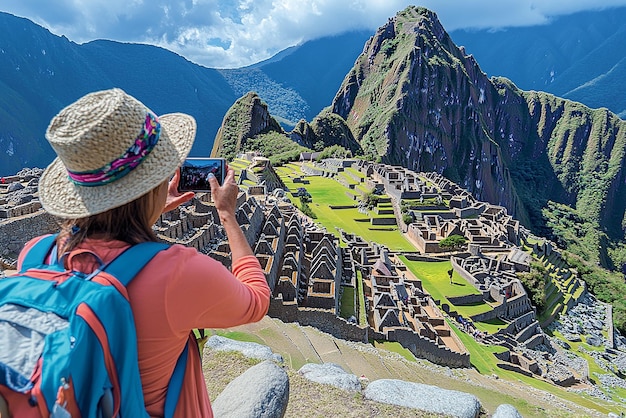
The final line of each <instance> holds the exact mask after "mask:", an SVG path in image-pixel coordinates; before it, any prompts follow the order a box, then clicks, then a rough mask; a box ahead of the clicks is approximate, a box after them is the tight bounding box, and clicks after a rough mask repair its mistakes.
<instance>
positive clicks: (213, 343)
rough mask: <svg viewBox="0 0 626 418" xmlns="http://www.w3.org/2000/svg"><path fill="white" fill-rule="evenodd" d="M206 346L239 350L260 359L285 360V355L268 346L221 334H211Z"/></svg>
mask: <svg viewBox="0 0 626 418" xmlns="http://www.w3.org/2000/svg"><path fill="white" fill-rule="evenodd" d="M204 347H205V348H207V347H209V348H211V349H213V350H217V351H238V352H240V353H241V354H243V355H244V356H246V357H249V358H255V359H258V360H272V361H276V362H278V363H282V362H283V357H282V356H281V355H280V354H274V353H273V352H272V349H271V348H269V347H268V346H265V345H261V344H257V343H252V342H243V341H237V340H231V339H230V338H226V337H220V336H219V335H213V336H211V337H210V338H209V339H208V340H207V342H206V344H205V346H204Z"/></svg>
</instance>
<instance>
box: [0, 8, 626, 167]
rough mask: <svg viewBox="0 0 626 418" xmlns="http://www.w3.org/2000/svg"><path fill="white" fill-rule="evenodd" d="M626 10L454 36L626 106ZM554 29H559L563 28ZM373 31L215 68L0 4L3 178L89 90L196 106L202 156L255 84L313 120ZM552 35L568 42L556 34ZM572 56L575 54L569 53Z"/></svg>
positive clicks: (44, 151) (578, 93)
mask: <svg viewBox="0 0 626 418" xmlns="http://www.w3.org/2000/svg"><path fill="white" fill-rule="evenodd" d="M624 14H626V8H616V9H611V10H605V11H601V12H585V13H584V14H580V15H573V16H572V17H571V18H570V17H569V16H564V17H560V18H558V19H555V20H554V21H553V22H552V23H551V24H549V25H546V26H543V27H533V28H517V29H508V30H506V31H504V32H498V33H497V34H491V33H489V31H479V32H472V33H465V34H464V33H463V31H455V32H452V38H453V39H454V40H455V41H456V43H457V44H459V45H466V46H467V50H468V53H473V54H475V55H476V56H477V57H479V60H478V61H479V62H480V63H481V68H483V69H486V71H487V72H488V73H489V74H493V75H504V76H507V78H510V79H512V80H513V81H514V82H515V83H516V84H519V85H520V87H522V88H524V89H536V90H547V91H550V92H553V93H556V94H564V95H565V96H566V97H570V98H572V99H575V100H579V101H581V102H583V103H586V104H587V105H589V106H591V107H600V106H606V107H608V108H609V109H611V110H613V111H614V112H617V113H620V112H621V110H620V109H624V108H626V92H625V91H624V89H626V82H624V81H622V80H624V79H625V78H626V77H625V76H624V71H626V69H625V68H624V59H623V57H620V55H619V54H617V56H615V54H613V55H614V56H611V54H610V53H611V52H614V51H620V50H621V51H624V50H626V48H624V47H623V42H626V37H624V36H620V34H622V31H623V26H624V23H623V22H624V21H626V20H624V19H621V17H624ZM620 16H621V17H620ZM581 21H582V22H583V23H586V26H585V25H583V24H581ZM618 24H619V25H621V26H619V27H618V26H616V25H618ZM553 26H554V27H555V28H557V29H558V30H554V31H553V30H552V28H553ZM559 28H560V29H559ZM558 31H560V32H558ZM553 32H556V33H557V34H558V33H560V35H554V34H553ZM573 32H575V33H577V34H578V33H582V34H586V33H589V34H590V35H589V36H587V37H579V38H580V39H587V38H588V42H585V43H584V44H581V45H580V46H578V47H577V48H573V46H572V45H570V44H568V42H566V40H567V39H568V34H569V33H573ZM529 34H530V35H533V34H535V38H536V39H538V40H536V41H533V42H532V44H531V43H529V42H524V41H522V40H521V39H524V36H530V35H529ZM370 36H371V33H370V32H368V31H360V32H351V33H347V34H343V35H338V36H332V37H326V38H321V39H317V40H313V41H309V42H305V43H304V44H302V45H298V46H294V47H291V48H288V49H287V50H285V51H282V52H280V53H278V54H277V55H276V56H274V57H272V58H270V59H268V60H266V61H263V62H260V63H257V64H255V65H252V66H249V67H245V68H240V69H233V70H213V69H208V68H205V67H202V66H198V65H196V64H193V63H191V62H189V61H187V60H185V59H184V58H182V57H180V56H178V55H176V54H174V53H171V52H169V51H166V50H164V49H161V48H157V47H153V46H148V45H139V44H134V45H133V44H123V43H118V42H111V41H94V42H90V43H87V44H83V45H78V44H76V43H73V42H71V41H69V40H68V39H67V38H65V37H59V36H56V35H53V34H51V33H50V32H49V31H48V30H46V29H44V28H41V27H40V26H38V25H36V24H34V23H32V22H31V21H29V20H27V19H23V18H18V17H15V16H13V15H10V14H7V13H2V12H0V57H2V59H0V175H3V174H5V175H7V174H12V173H15V172H17V171H18V170H19V169H20V168H22V167H25V166H40V167H43V166H45V165H47V164H48V163H49V162H50V161H51V159H52V158H53V155H54V154H53V152H52V149H51V148H50V147H49V146H48V144H47V142H46V141H45V139H44V138H43V134H44V132H45V129H46V126H47V124H48V122H49V121H50V118H51V117H52V116H53V115H54V114H55V113H56V112H58V111H59V110H60V109H61V108H62V107H64V106H66V105H67V104H69V103H71V102H72V101H74V100H76V99H77V98H78V97H80V96H82V95H83V94H85V93H87V92H90V91H94V90H97V89H102V88H109V87H113V86H115V87H121V88H123V89H125V90H126V91H128V92H129V93H131V94H133V95H135V96H137V97H138V98H139V99H140V100H143V101H145V102H146V103H147V104H149V105H150V106H151V107H153V110H154V111H155V112H157V113H166V112H173V111H184V112H187V113H190V114H192V115H194V116H195V117H196V118H197V119H198V121H199V124H198V140H197V143H196V145H195V146H194V149H193V150H192V153H193V154H194V155H204V154H207V153H208V152H210V150H211V148H212V146H213V140H214V137H215V135H216V133H217V130H218V128H219V126H220V124H221V121H222V118H223V117H224V115H225V113H226V111H227V109H228V108H229V107H230V106H231V105H232V104H233V103H234V102H235V100H237V98H238V97H241V96H243V95H244V94H245V93H247V92H248V91H256V92H257V93H258V94H259V95H260V97H261V99H262V100H263V101H264V102H266V103H267V104H268V107H269V109H270V111H271V112H272V115H273V116H274V117H275V118H276V119H277V120H278V121H279V122H281V123H282V124H283V125H284V126H285V127H287V128H291V127H293V126H294V125H295V124H296V123H297V122H298V121H299V120H300V119H305V120H309V121H310V120H312V119H313V117H314V116H316V115H317V114H318V113H319V112H320V110H322V109H323V108H324V107H326V106H328V104H329V103H330V102H331V101H332V98H333V97H334V95H335V93H336V92H337V88H338V87H339V85H340V84H341V81H342V79H343V78H344V76H345V74H346V73H347V72H348V71H349V70H350V68H351V67H352V65H353V64H354V61H355V59H356V58H357V57H358V55H359V53H360V52H361V51H362V50H363V45H364V43H365V41H366V40H367V39H368V38H369V37H370ZM553 38H557V39H561V41H560V42H556V41H549V40H550V39H553ZM555 42H556V44H557V45H556V46H557V47H558V48H557V49H556V50H555V51H556V52H550V56H551V57H553V59H552V61H551V62H552V63H557V64H559V65H561V67H558V68H557V71H556V74H557V77H556V78H555V80H554V82H553V83H551V84H545V83H544V85H545V86H546V88H545V89H542V88H540V85H536V86H535V85H531V86H528V85H527V84H525V83H526V82H525V81H524V80H523V79H521V78H519V77H518V75H517V74H518V73H519V72H527V73H528V76H527V80H530V82H533V83H539V84H541V80H542V77H544V78H545V74H546V71H547V70H549V69H550V68H552V67H550V66H549V65H547V64H545V63H542V62H540V61H537V60H538V58H537V56H538V54H539V55H540V53H541V52H542V51H544V50H547V51H552V49H550V48H548V46H549V45H550V44H551V43H555ZM620 42H621V43H620ZM529 45H530V46H529ZM539 47H542V48H543V49H542V48H539ZM546 48H547V49H546ZM594 51H595V52H594ZM564 54H565V55H564ZM568 54H571V59H566V58H568V57H567V55H568ZM598 57H601V58H602V59H600V58H598ZM483 61H484V62H483ZM507 63H511V64H510V65H508V66H507ZM590 63H591V65H590ZM493 64H497V65H500V67H493V66H492V65H493ZM544 64H545V65H544ZM565 64H567V68H566V69H563V68H565V67H563V65H565ZM599 64H601V65H599ZM500 68H501V69H500ZM559 71H561V75H560V76H559ZM570 76H571V77H570ZM570 79H571V80H572V82H571V83H569V84H568V83H567V80H570ZM533 80H539V81H533ZM561 84H563V86H561ZM553 87H554V90H553ZM620 114H621V113H620Z"/></svg>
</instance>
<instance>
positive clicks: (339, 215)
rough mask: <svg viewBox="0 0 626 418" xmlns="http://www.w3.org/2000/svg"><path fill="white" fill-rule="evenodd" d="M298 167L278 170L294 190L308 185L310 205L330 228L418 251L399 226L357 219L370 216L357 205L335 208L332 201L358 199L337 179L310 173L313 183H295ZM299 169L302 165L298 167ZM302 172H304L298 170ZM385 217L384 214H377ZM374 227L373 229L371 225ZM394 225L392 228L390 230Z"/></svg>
mask: <svg viewBox="0 0 626 418" xmlns="http://www.w3.org/2000/svg"><path fill="white" fill-rule="evenodd" d="M294 170H295V168H294V167H291V166H290V165H288V166H287V167H279V168H278V169H277V170H276V171H277V173H278V174H279V176H280V177H281V179H282V180H283V182H285V185H286V186H287V187H288V188H289V189H290V190H296V189H297V188H298V187H304V188H305V189H306V190H307V191H308V192H309V193H310V194H311V196H312V199H313V201H312V202H311V203H309V206H310V207H311V209H312V210H313V212H314V213H315V215H316V216H317V219H316V221H317V222H319V223H320V224H322V225H323V226H324V227H325V228H326V229H327V230H328V231H329V232H331V233H334V234H335V235H337V236H339V233H338V231H337V230H336V229H335V228H336V227H337V228H341V229H343V230H344V231H346V232H349V233H353V234H356V235H358V236H360V237H362V238H363V239H365V240H367V241H374V242H377V243H379V244H383V245H386V246H387V247H388V248H389V249H390V250H393V251H416V249H415V247H414V246H413V245H412V244H411V243H410V242H409V241H408V240H407V239H406V238H405V237H404V235H402V233H401V232H400V231H399V230H398V229H397V226H395V225H390V226H386V225H385V226H384V227H385V229H386V230H382V226H380V225H375V226H372V225H371V223H370V222H357V221H355V219H364V218H368V216H367V215H365V214H363V213H360V212H359V211H358V209H356V208H350V209H331V208H330V205H335V206H344V205H345V206H348V205H355V204H356V203H357V202H356V201H355V200H353V199H351V198H350V197H348V196H347V195H346V191H348V190H349V189H347V188H346V187H344V186H343V185H342V184H340V183H339V182H337V181H336V180H334V179H331V178H327V177H319V176H308V177H306V179H307V180H308V181H309V182H310V183H309V184H302V183H294V182H293V179H292V177H290V176H293V175H294ZM298 170H299V167H298ZM297 175H298V176H299V175H301V173H299V172H298V174H297ZM377 217H381V216H377ZM370 228H371V229H370ZM389 229H391V230H389Z"/></svg>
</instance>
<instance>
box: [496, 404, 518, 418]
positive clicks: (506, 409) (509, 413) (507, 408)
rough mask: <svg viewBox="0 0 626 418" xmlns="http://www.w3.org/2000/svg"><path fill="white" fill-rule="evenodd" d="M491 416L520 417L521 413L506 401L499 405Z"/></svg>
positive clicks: (500, 417) (502, 417) (501, 417)
mask: <svg viewBox="0 0 626 418" xmlns="http://www.w3.org/2000/svg"><path fill="white" fill-rule="evenodd" d="M491 418H522V415H521V414H520V413H519V412H518V411H517V409H515V407H514V406H513V405H509V404H508V403H505V404H502V405H500V406H499V407H498V408H497V409H496V412H495V413H494V414H493V415H492V416H491Z"/></svg>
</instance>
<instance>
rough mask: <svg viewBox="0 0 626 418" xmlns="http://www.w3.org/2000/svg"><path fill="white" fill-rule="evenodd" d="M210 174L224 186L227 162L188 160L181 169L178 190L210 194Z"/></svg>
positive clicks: (208, 159)
mask: <svg viewBox="0 0 626 418" xmlns="http://www.w3.org/2000/svg"><path fill="white" fill-rule="evenodd" d="M210 173H212V174H213V175H214V176H215V178H216V179H217V182H218V183H219V184H220V185H222V184H223V183H224V176H225V175H226V160H224V159H223V158H208V157H198V158H195V157H194V158H187V159H186V160H185V162H184V163H183V165H182V166H181V167H180V182H178V190H179V191H181V192H210V191H211V184H210V183H209V178H208V175H209V174H210Z"/></svg>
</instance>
